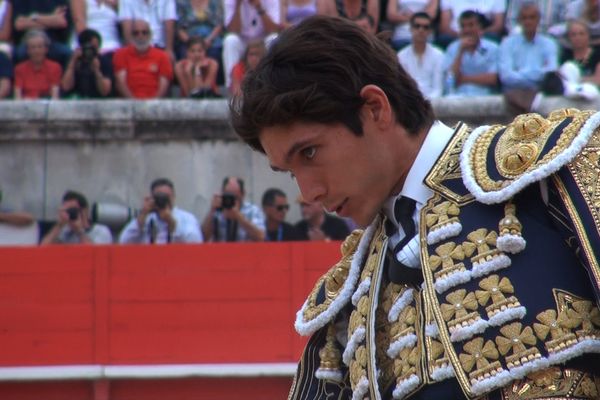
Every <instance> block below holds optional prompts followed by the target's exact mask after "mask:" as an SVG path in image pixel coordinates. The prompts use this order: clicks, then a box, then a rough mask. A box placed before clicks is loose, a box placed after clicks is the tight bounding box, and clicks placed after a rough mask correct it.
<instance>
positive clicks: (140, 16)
mask: <svg viewBox="0 0 600 400" xmlns="http://www.w3.org/2000/svg"><path fill="white" fill-rule="evenodd" d="M119 20H120V21H121V30H122V32H123V37H124V38H125V44H126V45H135V42H136V40H137V39H136V37H135V36H136V35H135V31H136V27H135V26H134V25H135V24H134V22H135V21H136V20H143V21H147V23H148V24H149V30H150V31H151V32H152V36H151V37H150V39H151V42H150V43H151V44H152V45H153V46H156V47H158V48H160V49H164V50H165V51H166V52H167V55H168V56H169V58H170V60H171V61H175V53H174V49H175V47H174V44H175V21H176V20H177V11H176V7H175V0H153V1H148V0H127V1H121V2H120V3H119Z"/></svg>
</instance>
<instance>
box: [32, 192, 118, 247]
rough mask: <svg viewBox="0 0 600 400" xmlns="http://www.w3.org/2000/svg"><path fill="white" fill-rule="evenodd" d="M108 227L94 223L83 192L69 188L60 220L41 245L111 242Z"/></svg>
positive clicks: (63, 200) (62, 206)
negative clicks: (91, 220)
mask: <svg viewBox="0 0 600 400" xmlns="http://www.w3.org/2000/svg"><path fill="white" fill-rule="evenodd" d="M111 243H112V234H111V233H110V230H109V229H108V227H106V226H104V225H101V224H92V223H91V222H90V218H89V207H88V201H87V199H86V198H85V196H84V195H82V194H81V193H78V192H75V191H72V190H68V191H67V192H65V194H64V195H63V198H62V205H61V206H60V208H59V209H58V221H57V222H56V224H55V225H54V226H53V227H52V229H50V231H49V232H48V233H47V234H46V235H45V236H44V238H43V239H42V241H41V243H40V244H41V245H48V244H111Z"/></svg>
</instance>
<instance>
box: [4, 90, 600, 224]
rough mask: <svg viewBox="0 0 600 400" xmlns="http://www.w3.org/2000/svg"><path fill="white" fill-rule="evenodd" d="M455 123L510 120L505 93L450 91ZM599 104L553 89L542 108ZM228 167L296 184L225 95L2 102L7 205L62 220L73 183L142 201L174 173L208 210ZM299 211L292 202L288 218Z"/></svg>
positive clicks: (441, 106) (254, 178)
mask: <svg viewBox="0 0 600 400" xmlns="http://www.w3.org/2000/svg"><path fill="white" fill-rule="evenodd" d="M433 105H434V108H435V111H436V115H437V117H438V118H439V119H441V120H442V121H444V122H446V123H447V124H449V125H453V124H454V123H456V122H457V121H460V120H462V121H465V122H467V123H469V124H471V125H480V124H493V123H504V122H507V121H509V120H510V119H511V117H510V116H509V115H508V114H507V111H506V108H505V105H504V103H503V101H502V98H501V97H500V96H489V97H479V98H466V99H465V98H460V99H459V98H446V99H440V100H436V101H434V102H433ZM565 106H576V107H579V108H585V109H590V108H592V109H597V108H598V107H597V106H598V104H585V103H584V104H581V103H579V104H577V103H566V102H565V101H564V99H560V98H550V99H546V100H545V101H544V102H543V103H542V110H541V111H542V113H547V112H549V111H550V110H552V109H556V108H560V107H565ZM226 175H239V176H241V177H243V178H244V179H245V180H246V183H247V194H248V199H249V200H250V201H253V202H257V203H258V202H260V197H261V195H262V193H263V191H264V190H265V189H266V188H268V187H271V186H277V187H280V188H282V189H284V190H285V191H286V192H287V193H288V196H289V197H290V201H293V199H295V197H296V195H297V193H298V190H297V188H296V185H295V183H294V182H293V180H292V179H291V178H290V177H289V175H288V174H281V173H274V172H272V171H271V169H270V168H269V166H268V163H267V162H266V159H265V158H264V157H263V156H262V155H260V154H258V153H255V152H252V151H251V150H249V149H248V148H247V147H246V146H245V145H244V144H243V143H241V142H239V141H238V140H237V138H236V136H235V134H234V133H233V131H232V129H231V126H230V124H229V121H228V108H227V102H226V101H225V100H204V101H195V100H160V101H159V100H154V101H127V100H100V101H82V100H78V101H68V100H61V101H1V102H0V188H1V189H2V191H3V201H2V206H3V207H4V208H6V207H8V208H11V209H22V210H29V211H31V212H33V213H34V214H35V216H36V217H37V218H38V219H54V218H55V214H56V208H57V207H58V205H59V204H60V197H61V196H62V193H63V192H64V191H65V190H66V189H74V190H79V191H81V192H83V193H84V194H86V195H87V197H88V199H89V200H90V201H91V202H94V201H98V202H110V203H117V204H122V205H127V206H131V207H139V206H140V204H141V199H142V197H143V196H144V195H145V194H146V193H147V192H148V190H149V188H148V186H149V184H150V182H151V181H152V180H153V179H154V178H157V177H161V176H164V177H169V178H171V179H172V180H173V181H174V183H175V187H176V192H177V202H178V204H179V205H180V206H181V207H182V208H185V209H188V210H190V211H192V212H193V213H194V214H196V216H198V217H199V218H200V219H201V218H202V217H203V216H204V214H205V212H206V211H207V209H208V206H209V204H210V199H211V196H212V193H214V192H216V191H218V190H219V188H220V184H221V180H222V178H223V177H224V176H226ZM298 218H299V210H298V207H295V206H293V207H292V209H291V211H290V214H289V218H288V219H289V220H291V221H295V220H297V219H298Z"/></svg>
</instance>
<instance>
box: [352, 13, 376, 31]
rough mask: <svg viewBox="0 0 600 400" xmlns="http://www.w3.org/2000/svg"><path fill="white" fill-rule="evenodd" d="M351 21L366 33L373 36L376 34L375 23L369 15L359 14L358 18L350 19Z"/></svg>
mask: <svg viewBox="0 0 600 400" xmlns="http://www.w3.org/2000/svg"><path fill="white" fill-rule="evenodd" d="M351 20H352V21H354V23H356V25H358V26H360V27H361V28H362V30H364V31H365V32H367V33H370V34H372V35H374V34H375V33H376V32H377V29H376V26H375V21H374V20H373V17H371V15H370V14H360V15H359V16H358V17H354V18H351Z"/></svg>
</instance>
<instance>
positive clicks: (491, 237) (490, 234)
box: [463, 228, 500, 265]
mask: <svg viewBox="0 0 600 400" xmlns="http://www.w3.org/2000/svg"><path fill="white" fill-rule="evenodd" d="M497 238H498V234H497V233H496V232H495V231H488V230H487V229H485V228H481V229H477V230H476V231H474V232H471V233H469V234H468V235H467V239H469V241H466V242H464V243H463V249H464V250H465V254H466V255H467V256H469V257H470V256H471V255H472V254H473V253H475V250H477V255H476V256H474V257H471V262H472V263H473V265H476V264H480V263H482V262H485V261H489V260H491V259H492V258H494V257H496V256H498V255H499V254H500V251H499V250H498V249H495V248H494V249H492V248H490V246H494V247H495V246H496V239H497Z"/></svg>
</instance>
